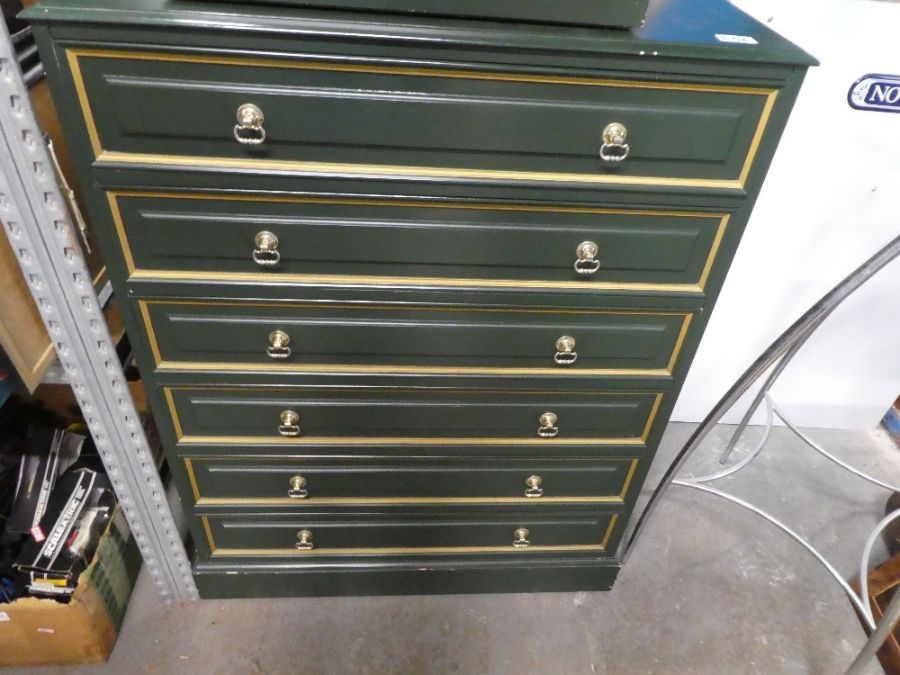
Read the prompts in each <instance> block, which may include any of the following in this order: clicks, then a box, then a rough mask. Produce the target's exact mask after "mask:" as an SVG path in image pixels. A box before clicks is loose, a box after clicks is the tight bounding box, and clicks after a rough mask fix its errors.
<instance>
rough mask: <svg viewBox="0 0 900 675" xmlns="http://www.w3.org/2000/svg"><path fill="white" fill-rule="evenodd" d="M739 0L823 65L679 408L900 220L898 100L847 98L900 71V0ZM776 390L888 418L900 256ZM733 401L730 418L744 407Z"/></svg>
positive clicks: (873, 418) (863, 425)
mask: <svg viewBox="0 0 900 675" xmlns="http://www.w3.org/2000/svg"><path fill="white" fill-rule="evenodd" d="M735 4H736V5H737V6H739V7H740V8H741V9H743V10H744V11H747V12H748V13H750V14H752V15H753V16H754V17H756V18H757V19H759V20H761V21H763V22H765V23H768V24H769V26H771V27H772V28H773V29H774V30H776V31H777V32H779V33H781V34H782V35H784V36H785V37H787V38H788V39H790V40H792V41H793V42H795V43H796V44H798V45H800V46H801V47H803V48H804V49H806V51H808V52H809V53H811V54H813V55H814V56H815V57H816V58H818V59H819V60H820V61H821V66H819V67H818V68H812V69H811V70H810V72H809V74H808V75H807V78H806V82H805V84H804V87H803V90H802V91H801V94H800V98H799V100H798V101H797V105H796V107H795V109H794V112H793V113H792V115H791V119H790V122H789V123H788V127H787V129H786V131H785V135H784V137H783V138H782V141H781V144H780V145H779V148H778V152H777V153H776V155H775V159H774V162H773V164H772V168H771V171H770V172H769V175H768V177H767V179H766V183H765V185H764V187H763V190H762V193H761V194H760V197H759V201H758V202H757V205H756V208H755V210H754V212H753V216H752V218H751V220H750V223H749V225H748V227H747V230H746V233H745V235H744V238H743V240H742V242H741V245H740V248H739V249H738V252H737V256H736V257H735V260H734V264H733V267H732V269H731V271H730V273H729V276H728V279H727V281H726V282H725V286H724V288H723V290H722V294H721V296H720V298H719V302H718V305H717V306H716V309H715V311H714V312H713V316H712V319H711V321H710V323H709V328H708V330H707V332H706V335H705V336H704V338H703V342H702V344H701V345H700V349H699V352H698V354H697V358H696V360H695V362H694V363H693V365H692V367H691V370H690V373H689V375H688V378H687V381H686V383H685V386H684V389H683V391H682V394H681V397H680V399H679V401H678V404H677V406H676V408H675V412H674V415H673V419H675V420H680V421H699V420H701V419H702V418H703V417H704V416H705V415H706V413H707V412H708V411H709V410H710V408H711V407H712V406H713V405H714V404H715V402H716V401H717V400H718V399H719V398H720V397H721V395H722V394H723V393H724V392H725V390H726V389H727V388H728V386H730V384H731V383H732V382H733V381H734V380H735V379H736V378H737V377H738V376H739V375H740V374H741V373H742V372H743V370H744V369H745V368H746V367H747V366H748V365H749V364H750V363H751V362H752V361H753V360H754V359H755V358H756V357H757V356H758V355H759V354H760V353H761V352H762V351H763V350H764V349H765V348H766V347H767V346H768V345H769V343H770V342H771V341H772V340H773V339H774V338H775V337H777V335H779V334H780V333H781V331H782V330H783V329H784V328H786V327H787V326H788V325H790V323H791V322H793V321H794V320H795V319H796V318H798V317H799V316H800V315H801V314H802V313H803V312H804V311H805V310H806V309H807V308H808V307H809V305H811V304H812V303H813V302H815V301H816V300H818V299H819V297H820V296H821V295H822V294H823V293H825V292H826V291H827V290H828V289H830V288H831V286H833V285H834V284H835V283H837V282H838V281H839V280H840V279H842V278H843V277H844V276H846V275H847V274H848V273H850V272H851V271H852V270H853V269H854V268H855V267H856V266H857V265H858V264H859V263H861V262H862V261H863V260H865V259H866V258H868V257H869V256H870V255H871V254H872V253H874V252H875V251H876V250H877V249H878V248H879V247H880V246H882V245H883V244H885V243H887V242H888V241H889V240H890V239H892V238H893V237H895V236H897V235H898V234H900V114H894V113H883V112H870V111H859V110H854V109H852V108H850V106H849V105H848V104H847V91H848V90H849V88H850V85H851V84H852V83H853V82H854V81H855V80H856V79H858V78H859V77H861V76H863V75H865V74H867V73H882V74H896V75H900V2H886V1H877V0H735ZM774 393H775V395H776V399H777V400H778V403H779V405H780V406H781V407H783V408H784V409H785V411H786V412H787V413H789V414H790V416H791V418H792V419H793V420H794V421H796V422H797V423H799V424H802V425H806V426H818V427H832V428H860V429H871V428H873V427H875V425H877V423H878V422H879V420H880V419H881V417H882V415H883V414H884V413H885V411H886V410H887V409H888V408H889V407H890V406H891V404H892V403H893V401H894V399H895V398H896V397H897V395H898V394H900V260H897V261H895V262H894V263H892V264H891V265H890V266H889V267H887V268H886V269H884V270H883V271H882V272H881V273H879V275H878V276H877V277H875V278H873V279H872V280H871V281H870V282H869V283H868V285H866V286H864V287H863V288H862V289H860V290H859V291H858V292H857V293H856V294H855V295H854V296H852V297H851V298H850V299H849V300H848V301H847V302H846V303H845V305H844V306H843V307H841V308H839V309H838V310H837V311H836V312H835V313H834V314H833V315H832V317H831V318H830V319H829V320H828V321H827V323H826V324H825V325H823V326H822V328H821V329H820V331H819V333H818V334H817V335H816V336H814V337H813V338H812V339H811V340H810V342H809V343H808V344H807V346H806V348H805V349H804V350H803V352H801V354H800V355H799V356H798V357H797V358H796V359H795V361H794V363H793V364H792V365H791V366H790V368H789V369H788V371H787V372H786V373H785V374H784V375H783V376H782V379H781V380H780V381H779V384H778V385H777V387H776V388H775V390H774ZM735 410H736V412H732V413H731V414H730V416H728V417H726V418H725V421H726V422H729V421H731V422H733V421H736V420H737V419H738V418H739V417H740V414H741V413H742V411H743V409H742V408H741V407H740V406H739V407H738V408H736V409H735ZM762 421H763V417H762V415H761V414H759V413H757V416H756V418H755V420H754V422H755V423H761V422H762Z"/></svg>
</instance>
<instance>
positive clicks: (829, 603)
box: [10, 424, 900, 675]
mask: <svg viewBox="0 0 900 675" xmlns="http://www.w3.org/2000/svg"><path fill="white" fill-rule="evenodd" d="M691 429H692V427H691V426H689V425H683V424H673V425H670V427H669V429H668V431H667V433H666V436H665V439H664V441H663V447H662V448H661V451H660V456H659V458H658V459H661V458H662V457H668V456H671V454H672V453H673V452H675V451H676V450H677V449H678V448H679V447H680V446H681V444H682V443H683V442H684V440H685V439H686V438H687V436H688V434H689V433H690V431H691ZM729 429H730V428H729V427H720V428H719V430H717V433H716V434H715V435H714V437H713V438H712V439H711V444H712V443H721V439H723V438H725V436H726V434H727V433H728V431H729ZM759 433H760V430H759V429H751V431H750V432H748V435H747V439H748V445H749V441H752V440H753V439H755V438H756V437H757V434H759ZM810 433H811V435H812V436H813V437H814V438H816V439H817V440H819V441H821V442H823V443H824V444H826V446H827V447H828V448H829V449H830V450H832V451H833V452H834V453H835V454H836V455H838V456H839V457H841V458H843V459H846V460H847V461H850V462H852V463H853V464H854V465H855V466H857V467H859V468H860V469H863V470H866V471H870V472H873V473H875V474H876V475H878V476H880V477H882V478H884V479H887V480H895V481H897V480H900V452H898V451H897V448H896V447H894V446H893V444H892V443H891V441H890V440H889V439H888V437H887V436H886V435H885V434H882V433H880V432H874V433H871V434H870V433H864V432H849V431H846V432H845V431H825V430H813V431H811V432H810ZM662 464H664V462H663V461H658V462H657V463H656V465H655V466H656V468H657V473H658V472H659V471H661V470H662V468H664V467H662V466H661V465H662ZM713 466H714V459H713V448H712V447H709V448H708V449H706V451H701V452H700V453H698V456H697V457H696V459H695V461H694V462H693V465H692V466H691V467H690V470H691V471H694V472H697V473H698V474H699V473H701V472H702V473H706V472H707V471H706V470H708V469H712V467H713ZM654 482H655V481H654V477H653V476H651V478H650V481H648V484H652V483H654ZM718 487H720V489H727V490H729V491H733V492H734V493H735V494H737V495H739V496H743V497H746V498H750V499H752V500H754V501H755V502H756V503H757V504H759V505H760V506H762V507H763V508H766V509H768V510H770V512H772V513H774V514H775V515H777V516H779V517H782V518H784V519H785V520H787V521H788V522H789V523H790V524H791V525H792V527H794V528H795V529H796V530H797V531H799V532H800V533H801V534H802V535H803V536H806V537H808V538H809V539H810V541H812V542H813V543H814V544H815V545H817V546H819V547H820V548H821V549H822V550H823V551H825V552H826V553H827V554H828V555H829V556H830V557H831V559H832V561H833V562H834V563H835V565H836V566H837V568H838V569H839V570H840V571H841V572H842V573H844V574H845V575H846V576H847V577H848V578H849V577H852V576H854V575H855V568H856V567H857V566H858V556H859V554H860V552H861V549H862V546H863V544H864V542H865V539H866V537H867V536H868V533H869V531H870V530H871V528H872V527H873V526H874V525H875V523H876V522H877V521H878V519H879V518H880V516H881V514H882V511H883V508H884V503H885V500H886V498H887V496H888V495H887V493H886V491H885V490H881V489H878V488H875V487H873V486H870V485H869V484H868V483H865V482H863V481H861V480H859V479H856V478H854V477H852V476H850V475H848V474H845V473H844V472H842V471H840V470H839V469H837V468H835V467H834V466H833V465H832V464H830V463H829V462H828V461H827V460H825V459H824V458H822V457H821V456H819V455H818V454H816V453H814V452H813V451H811V450H809V449H808V448H807V447H806V446H805V445H803V443H802V442H800V441H799V440H797V439H796V438H795V437H794V436H792V435H791V434H790V433H789V432H788V431H786V430H784V429H775V430H774V431H773V435H772V439H771V440H770V444H769V446H768V449H767V450H766V451H765V452H764V454H763V455H762V456H761V457H759V458H758V459H757V460H756V461H755V462H754V463H753V464H751V465H750V466H749V467H748V468H746V469H744V470H743V471H742V472H741V473H740V474H739V475H738V476H737V477H733V478H727V479H724V480H722V481H718ZM881 555H882V551H879V552H878V553H877V555H876V557H875V559H876V560H880V556H881ZM863 640H864V636H863V632H862V629H861V628H860V625H859V622H858V621H857V618H856V616H855V615H854V613H853V611H852V610H851V607H850V604H849V602H848V601H847V600H846V598H845V596H844V595H843V591H841V590H840V588H839V587H838V585H837V584H836V583H835V582H834V580H832V578H831V577H830V576H829V575H828V574H827V573H826V572H825V571H824V570H823V569H822V568H821V567H820V566H819V564H818V563H817V562H815V561H814V559H813V558H812V557H811V556H810V555H809V554H807V553H806V552H804V551H803V550H802V549H801V548H800V547H799V546H798V545H797V544H796V543H794V542H793V541H791V540H790V539H788V538H787V537H786V536H785V535H783V534H781V533H780V532H778V531H776V530H775V529H774V528H773V527H772V526H771V525H769V524H767V523H765V522H764V521H762V520H760V519H758V518H757V517H754V516H752V515H749V514H747V513H746V512H744V511H743V510H742V509H740V508H739V507H737V506H733V505H731V504H729V503H727V502H724V501H723V500H721V499H719V498H717V497H714V496H712V495H706V494H701V493H699V492H696V491H694V490H690V489H688V488H684V487H677V486H676V487H673V488H672V490H671V492H670V493H669V495H668V497H667V498H666V501H665V502H664V504H663V505H662V506H661V508H660V509H659V510H658V511H657V514H656V516H655V520H653V521H652V522H651V524H650V526H649V527H648V529H647V530H646V534H645V536H644V539H643V540H642V541H641V542H640V544H639V545H638V547H637V548H636V549H635V551H634V552H633V555H632V557H631V559H630V560H629V562H628V565H626V566H625V567H624V569H623V570H622V572H621V574H620V576H619V580H618V582H617V583H616V586H615V588H614V589H613V590H612V591H611V592H608V593H557V594H541V595H523V594H519V595H481V596H478V595H469V596H429V597H388V598H321V599H298V600H290V599H285V600H261V601H260V600H230V601H208V602H201V603H194V604H190V605H185V606H174V607H164V606H162V605H160V604H159V602H158V601H157V599H156V597H155V595H154V592H153V589H152V587H151V584H150V583H149V580H148V579H147V577H146V575H142V577H141V579H140V580H139V582H138V587H137V589H136V591H135V594H134V597H133V598H132V602H131V605H130V607H129V610H128V614H127V617H126V619H125V625H124V627H123V629H122V633H121V635H120V637H119V642H118V645H117V646H116V650H115V652H114V653H113V655H112V657H111V658H110V661H109V663H108V664H107V665H106V666H105V667H87V666H85V667H73V668H55V669H46V670H42V671H36V670H34V669H32V670H30V671H28V672H30V673H35V672H46V673H58V674H62V673H91V674H96V673H103V672H109V673H141V672H144V673H160V674H161V673H204V674H212V673H310V674H319V673H327V674H329V675H330V674H341V675H342V674H345V673H346V674H353V675H359V674H366V673H373V674H374V673H378V674H380V673H397V674H401V675H425V674H428V675H430V674H443V673H464V674H469V673H471V674H478V675H495V674H496V675H501V674H506V673H517V674H520V673H542V674H550V675H555V674H557V673H559V674H565V675H569V674H575V673H610V674H615V675H619V674H623V675H638V674H648V675H649V674H651V673H666V674H673V673H675V674H680V673H690V674H692V675H693V674H706V673H709V674H715V675H722V674H727V675H738V674H742V673H763V674H765V675H775V674H780V673H791V674H793V673H798V674H799V673H815V674H816V675H829V674H831V673H835V674H836V673H842V672H843V671H844V669H845V668H846V667H847V665H849V663H850V662H851V661H852V659H853V657H854V656H855V654H856V652H857V651H858V650H859V648H860V647H861V645H862V643H863ZM10 672H16V671H10ZM18 672H25V671H18ZM870 672H871V673H881V672H882V671H881V669H880V668H879V667H878V665H877V663H875V662H873V664H872V665H871V667H870Z"/></svg>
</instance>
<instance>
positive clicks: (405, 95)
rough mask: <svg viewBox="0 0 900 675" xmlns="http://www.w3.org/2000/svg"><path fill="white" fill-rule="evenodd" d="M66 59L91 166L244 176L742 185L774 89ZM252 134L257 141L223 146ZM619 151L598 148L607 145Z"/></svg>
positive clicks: (138, 58)
mask: <svg viewBox="0 0 900 675" xmlns="http://www.w3.org/2000/svg"><path fill="white" fill-rule="evenodd" d="M68 57H69V63H70V66H71V67H72V71H73V76H74V77H75V79H76V83H77V89H78V92H79V96H80V98H81V104H82V108H83V110H84V113H85V115H86V116H87V119H88V128H89V132H90V134H91V136H92V141H93V144H94V150H95V151H96V153H97V155H98V157H99V158H100V159H101V160H111V161H124V162H136V163H141V162H143V163H153V164H159V163H163V164H165V163H169V164H182V165H195V166H212V167H230V166H237V167H240V166H244V167H246V168H248V169H257V170H267V169H271V170H292V169H293V170H300V171H302V170H318V171H321V170H323V169H325V170H328V169H329V167H332V166H333V167H338V168H339V170H343V171H350V172H358V173H363V174H365V173H378V174H394V175H433V176H438V177H465V178H473V179H484V180H491V179H496V180H540V181H563V182H573V181H574V182H585V183H612V184H629V183H636V184H659V185H667V184H675V185H682V184H683V185H688V186H698V187H704V186H708V187H724V188H740V187H742V186H743V183H744V181H745V179H746V176H747V174H748V172H749V170H750V166H751V164H752V162H753V158H754V155H755V153H756V149H757V147H758V144H759V140H760V138H761V137H762V133H763V130H764V128H765V126H766V123H767V120H768V116H769V113H770V111H771V107H772V105H773V104H774V100H775V96H776V91H775V90H770V89H759V88H752V87H734V86H717V85H708V84H698V83H664V82H659V81H650V80H647V81H632V80H601V79H592V78H580V77H555V76H546V75H530V74H521V73H492V72H476V71H468V70H448V69H440V68H434V69H432V68H406V67H393V66H378V65H371V64H360V65H354V64H352V63H325V62H321V61H312V60H307V61H303V60H272V59H257V58H251V57H240V56H235V57H231V56H219V55H215V56H214V55H208V56H205V55H196V54H195V55H180V54H172V55H166V54H156V53H148V52H112V51H110V52H107V51H101V50H80V49H69V50H68ZM248 103H251V104H253V105H254V106H256V107H257V108H258V111H259V113H260V114H258V115H256V117H255V118H254V119H253V120H252V121H248V124H251V125H255V126H253V129H254V130H253V131H252V132H249V131H246V130H244V131H242V130H240V129H235V123H236V121H237V119H238V117H237V115H238V108H240V107H241V106H242V105H245V104H248ZM611 123H619V124H622V125H624V126H625V128H626V132H627V136H626V138H625V140H626V141H627V147H628V155H627V158H626V159H625V160H624V161H604V160H603V159H601V155H600V153H601V145H602V144H603V140H602V136H603V132H604V130H605V129H606V128H607V125H609V124H611ZM257 127H258V128H257ZM263 132H264V133H265V137H264V142H262V143H260V144H256V145H249V144H243V143H241V142H239V141H238V140H237V137H238V136H241V137H244V138H245V139H247V138H252V139H253V140H260V139H262V138H263ZM607 140H608V141H609V139H607ZM622 145H625V144H624V143H620V144H619V146H617V147H618V149H614V150H613V151H610V150H608V149H607V150H605V154H606V155H609V154H611V152H612V154H619V155H621V153H622V149H621V146H622Z"/></svg>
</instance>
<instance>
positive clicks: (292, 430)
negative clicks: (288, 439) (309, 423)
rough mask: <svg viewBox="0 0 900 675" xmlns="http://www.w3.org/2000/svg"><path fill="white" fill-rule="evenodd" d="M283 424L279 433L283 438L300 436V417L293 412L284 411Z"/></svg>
mask: <svg viewBox="0 0 900 675" xmlns="http://www.w3.org/2000/svg"><path fill="white" fill-rule="evenodd" d="M279 418H280V419H281V424H279V425H278V433H279V434H281V435H282V436H299V435H300V415H298V414H297V413H295V412H294V411H293V410H282V411H281V415H280V416H279Z"/></svg>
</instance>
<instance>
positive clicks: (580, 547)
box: [203, 510, 618, 557]
mask: <svg viewBox="0 0 900 675" xmlns="http://www.w3.org/2000/svg"><path fill="white" fill-rule="evenodd" d="M617 520H618V516H617V514H614V513H565V512H563V513H541V512H538V511H534V510H529V511H527V512H523V513H521V514H494V513H491V514H489V515H485V516H482V517H478V516H477V515H472V514H462V515H461V514H453V513H449V514H435V513H417V514H416V515H415V516H410V517H407V518H403V517H400V516H386V515H381V514H378V513H361V514H355V517H340V516H324V515H318V516H317V515H310V516H306V517H303V516H298V515H268V516H249V515H245V516H204V517H203V526H204V529H205V531H206V534H207V537H208V539H209V543H210V549H211V550H212V552H213V557H216V556H226V555H241V556H265V555H288V556H316V555H326V556H327V555H376V556H384V555H427V554H481V553H496V554H503V553H506V554H509V555H525V556H527V555H528V554H529V553H539V552H552V551H583V552H594V553H603V552H605V551H606V545H607V542H608V541H609V539H610V538H611V535H612V531H613V528H614V527H615V524H616V521H617ZM522 529H524V530H526V531H527V532H517V530H522ZM304 531H305V532H306V536H303V535H302V534H301V533H302V532H304ZM515 541H518V545H514V544H513V542H515ZM298 542H302V545H304V546H305V547H304V548H298ZM525 542H527V544H525Z"/></svg>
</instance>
